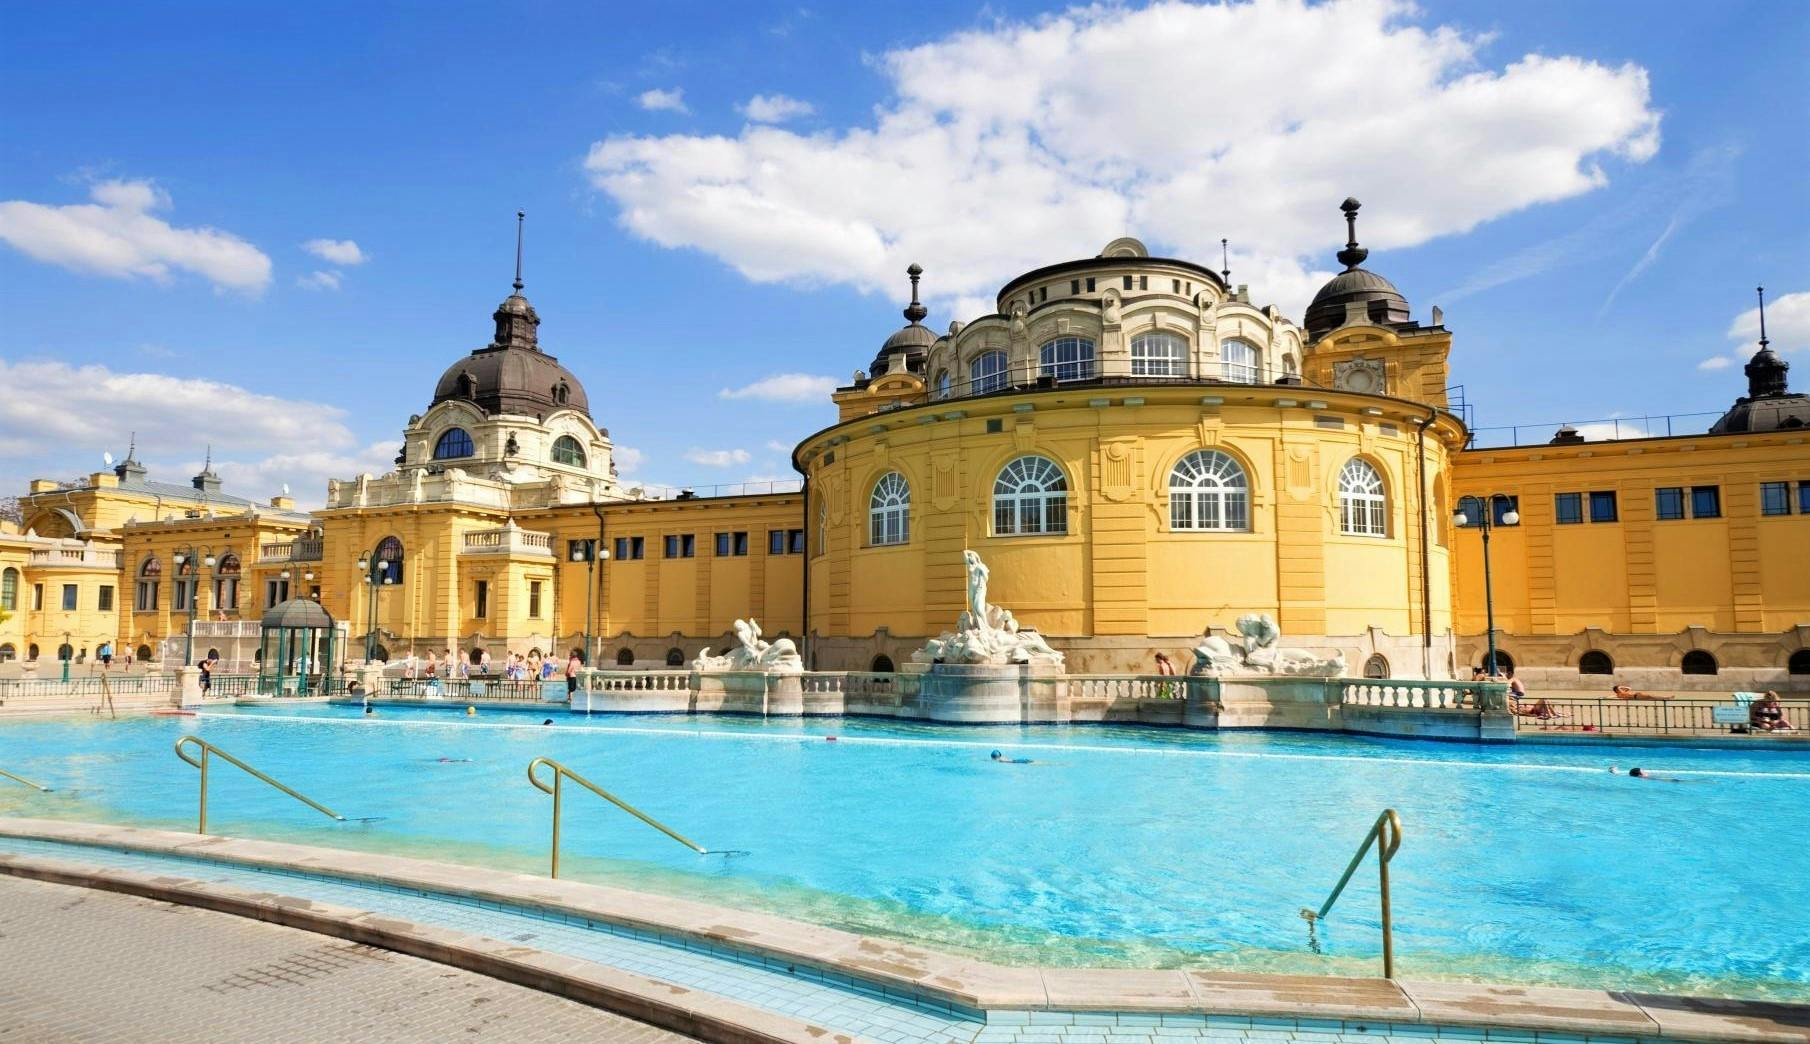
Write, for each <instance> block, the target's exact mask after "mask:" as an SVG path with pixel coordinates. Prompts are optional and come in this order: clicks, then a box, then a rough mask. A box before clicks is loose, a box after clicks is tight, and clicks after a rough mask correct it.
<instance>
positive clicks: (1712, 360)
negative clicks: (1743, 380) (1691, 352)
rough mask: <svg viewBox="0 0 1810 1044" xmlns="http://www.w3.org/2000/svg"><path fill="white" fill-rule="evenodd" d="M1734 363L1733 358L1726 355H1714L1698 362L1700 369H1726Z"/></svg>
mask: <svg viewBox="0 0 1810 1044" xmlns="http://www.w3.org/2000/svg"><path fill="white" fill-rule="evenodd" d="M1734 364H1735V361H1734V360H1733V359H1730V358H1729V357H1728V356H1726V355H1712V356H1710V357H1709V358H1707V359H1705V360H1703V361H1702V362H1700V363H1698V364H1697V369H1699V370H1726V369H1728V368H1729V367H1730V366H1733V365H1734Z"/></svg>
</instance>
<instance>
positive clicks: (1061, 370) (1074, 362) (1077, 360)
mask: <svg viewBox="0 0 1810 1044" xmlns="http://www.w3.org/2000/svg"><path fill="white" fill-rule="evenodd" d="M1037 362H1038V371H1037V372H1038V374H1039V375H1040V376H1044V377H1054V378H1056V379H1057V380H1059V381H1090V380H1093V376H1094V343H1093V342H1092V341H1090V340H1088V339H1087V338H1085V337H1058V338H1056V339H1055V340H1053V341H1045V342H1043V347H1042V348H1039V349H1038V350H1037Z"/></svg>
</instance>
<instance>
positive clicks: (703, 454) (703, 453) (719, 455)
mask: <svg viewBox="0 0 1810 1044" xmlns="http://www.w3.org/2000/svg"><path fill="white" fill-rule="evenodd" d="M685 459H686V460H689V461H691V462H692V463H693V464H699V465H702V466H704V467H706V468H732V467H735V466H736V465H737V464H746V463H748V461H750V460H752V459H753V458H752V457H750V456H749V455H748V451H747V450H745V449H720V450H703V449H694V450H686V451H685Z"/></svg>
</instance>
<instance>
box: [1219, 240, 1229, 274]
mask: <svg viewBox="0 0 1810 1044" xmlns="http://www.w3.org/2000/svg"><path fill="white" fill-rule="evenodd" d="M1219 278H1220V280H1221V281H1222V282H1224V283H1225V285H1227V286H1231V285H1232V257H1231V255H1230V254H1229V253H1228V252H1227V248H1226V241H1225V237H1224V236H1221V237H1220V238H1219Z"/></svg>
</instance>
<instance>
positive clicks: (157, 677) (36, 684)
mask: <svg viewBox="0 0 1810 1044" xmlns="http://www.w3.org/2000/svg"><path fill="white" fill-rule="evenodd" d="M175 688H176V679H175V677H174V676H172V675H168V674H161V673H136V674H127V673H126V672H125V670H123V669H120V668H116V669H114V670H113V671H112V672H101V671H94V672H92V673H86V674H80V675H75V676H73V677H71V678H70V679H69V680H68V681H63V680H61V679H59V678H0V700H8V699H15V698H22V697H30V696H99V695H101V694H102V693H103V692H111V693H112V694H113V695H115V696H120V695H128V694H134V693H154V694H161V693H167V692H171V691H173V690H174V689H175Z"/></svg>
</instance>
